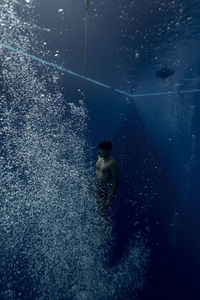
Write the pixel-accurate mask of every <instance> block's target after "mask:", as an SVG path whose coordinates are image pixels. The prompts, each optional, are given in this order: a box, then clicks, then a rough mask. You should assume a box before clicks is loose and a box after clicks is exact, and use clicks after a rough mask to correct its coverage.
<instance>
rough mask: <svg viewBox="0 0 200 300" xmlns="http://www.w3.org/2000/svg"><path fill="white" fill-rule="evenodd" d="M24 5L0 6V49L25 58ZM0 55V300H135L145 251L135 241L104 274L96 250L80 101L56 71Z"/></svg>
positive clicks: (29, 39) (28, 37)
mask: <svg viewBox="0 0 200 300" xmlns="http://www.w3.org/2000/svg"><path fill="white" fill-rule="evenodd" d="M25 5H26V6H24V1H22V0H21V1H12V3H11V1H9V0H3V1H2V2H1V4H0V12H1V16H0V18H1V20H3V19H4V20H3V22H4V26H1V27H0V32H1V39H2V42H4V43H6V44H12V46H14V47H16V48H17V49H21V50H26V51H27V52H28V51H29V50H30V48H31V47H32V46H33V45H32V44H31V43H33V38H34V37H35V36H37V35H35V36H34V30H32V28H35V27H34V26H32V25H31V23H30V21H26V26H24V23H25V21H23V17H24V15H26V16H28V17H27V18H30V19H31V16H30V14H31V13H32V11H33V3H32V2H30V3H29V1H26V4H25ZM31 5H32V6H31ZM22 12H23V13H22ZM20 13H21V14H22V15H20ZM35 45H38V42H37V43H35ZM32 49H33V47H32ZM0 53H1V57H2V61H1V64H2V73H1V86H2V93H1V107H0V110H1V124H2V125H1V130H0V139H1V148H2V149H1V154H0V160H1V164H0V169H1V178H0V186H1V195H0V197H1V204H0V223H1V224H0V228H1V229H0V230H1V232H0V234H1V254H0V256H1V259H0V298H1V299H2V300H4V299H5V300H6V299H11V300H14V299H57V300H59V299H87V300H90V299H108V298H111V299H115V298H116V299H119V297H120V296H121V297H123V295H124V293H125V292H126V291H128V292H129V293H132V295H134V294H135V293H136V291H137V289H141V288H142V287H143V284H144V277H145V270H146V262H147V261H148V251H147V250H146V249H145V247H144V244H143V243H142V239H141V240H138V241H137V243H135V244H133V245H130V246H129V249H128V252H127V253H128V254H127V255H126V257H122V258H121V261H120V262H119V263H118V264H117V265H115V266H113V267H112V268H108V267H107V266H106V264H105V261H104V257H105V256H104V255H105V252H104V250H103V248H101V249H99V248H98V246H97V237H98V221H97V215H96V204H95V201H94V197H93V193H92V190H91V185H92V180H93V178H92V174H91V172H90V170H89V169H88V170H86V169H85V167H84V164H83V160H84V153H83V149H84V148H85V146H86V141H85V139H84V134H83V128H84V124H85V114H84V112H85V110H84V105H83V101H82V100H80V101H79V103H78V104H77V105H75V104H73V103H71V102H70V100H69V99H66V98H65V97H64V96H63V95H62V93H61V92H60V90H59V87H58V84H57V82H58V80H59V73H57V72H56V71H55V72H54V71H53V70H52V69H51V68H50V67H47V66H45V67H44V68H43V69H41V67H43V66H40V65H39V64H38V63H35V62H33V61H31V59H29V58H26V57H23V56H22V55H19V54H16V53H12V52H10V51H9V50H7V49H0ZM44 69H45V70H44ZM50 86H51V87H52V86H53V87H54V88H53V89H52V88H51V92H50V88H49V87H50ZM87 143H88V142H87ZM87 147H88V144H87Z"/></svg>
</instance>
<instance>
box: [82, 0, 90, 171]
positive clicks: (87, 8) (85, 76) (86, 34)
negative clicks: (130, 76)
mask: <svg viewBox="0 0 200 300" xmlns="http://www.w3.org/2000/svg"><path fill="white" fill-rule="evenodd" d="M85 5H86V25H85V55H84V92H83V109H84V124H83V138H84V141H85V129H86V128H85V127H86V83H87V79H86V78H87V54H88V10H89V0H85ZM84 167H85V149H83V168H84Z"/></svg>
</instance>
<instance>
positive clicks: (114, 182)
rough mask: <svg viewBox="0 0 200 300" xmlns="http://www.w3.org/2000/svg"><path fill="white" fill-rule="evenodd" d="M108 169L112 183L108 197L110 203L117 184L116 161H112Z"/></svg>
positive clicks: (117, 169)
mask: <svg viewBox="0 0 200 300" xmlns="http://www.w3.org/2000/svg"><path fill="white" fill-rule="evenodd" d="M110 170H111V173H112V180H113V184H112V188H111V192H110V195H109V197H108V204H110V203H111V202H112V200H113V197H114V196H115V193H116V190H117V188H118V186H119V168H118V166H117V164H116V162H113V163H112V164H111V166H110Z"/></svg>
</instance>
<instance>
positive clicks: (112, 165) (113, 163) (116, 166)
mask: <svg viewBox="0 0 200 300" xmlns="http://www.w3.org/2000/svg"><path fill="white" fill-rule="evenodd" d="M109 165H110V167H111V168H115V169H118V165H117V162H116V160H115V159H114V158H113V157H112V156H111V158H110V161H109Z"/></svg>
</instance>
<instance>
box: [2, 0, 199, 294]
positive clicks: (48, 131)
mask: <svg viewBox="0 0 200 300" xmlns="http://www.w3.org/2000/svg"><path fill="white" fill-rule="evenodd" d="M157 2H159V1H157ZM157 2H155V3H154V5H155V7H157V5H158V3H157ZM172 2H173V3H171V5H172V8H173V9H174V11H175V12H177V11H176V9H177V7H179V6H180V11H179V10H178V11H179V13H180V16H179V17H178V16H176V18H175V20H176V22H177V21H178V20H179V18H180V22H182V19H183V20H185V19H186V17H184V15H183V12H181V9H182V6H184V1H182V2H181V1H178V2H177V3H176V5H177V6H175V4H174V1H172ZM102 3H103V4H106V5H107V6H108V2H107V1H103V2H102ZM131 3H132V4H131ZM131 3H129V4H130V5H133V2H131ZM160 3H163V2H162V1H160ZM61 4H63V5H64V3H63V2H62V1H61V2H60V3H59V5H61ZM100 4H101V3H100ZM100 4H99V5H100ZM193 4H194V6H191V9H192V7H194V8H196V7H197V3H196V2H195V1H194V3H193ZM56 5H58V4H56V3H55V2H53V1H50V2H49V7H50V8H49V14H48V15H47V14H44V11H42V9H44V4H42V3H40V2H39V1H28V0H26V1H23V0H20V1H12V2H11V1H9V0H2V1H1V4H0V19H1V27H0V33H1V41H0V61H1V73H0V88H1V97H0V98H1V101H0V121H1V127H0V146H1V152H0V170H1V176H0V187H1V190H0V193H1V194H0V246H1V251H0V300H1V299H2V300H23V299H29V300H30V299H38V300H39V299H41V300H42V299H51V300H54V299H55V300H68V299H70V300H71V299H72V300H73V299H74V300H76V299H86V300H90V299H91V300H94V299H99V300H109V299H112V300H115V299H116V300H120V299H135V300H137V299H138V300H147V299H148V300H151V299H153V300H156V299H159V300H160V299H162V300H165V299H166V300H168V299H174V300H175V299H176V300H188V299H198V294H199V292H200V291H199V287H198V278H199V270H200V268H199V264H200V260H199V250H200V243H199V238H198V236H199V228H200V226H199V225H200V224H199V220H200V218H199V206H200V205H199V192H200V188H199V175H200V174H199V172H200V171H199V166H200V162H199V159H200V123H199V111H200V105H199V99H198V98H199V94H198V92H196V93H191V92H190V93H188V92H187V93H184V94H183V93H181V92H180V89H182V90H183V89H185V90H186V89H188V90H191V89H192V88H197V87H198V86H195V84H194V85H193V86H192V87H189V86H183V85H182V86H181V85H180V83H177V85H176V86H175V84H174V82H173V80H171V79H169V80H166V81H162V82H158V81H156V82H154V81H153V79H152V78H153V77H152V73H151V74H150V72H153V71H152V64H151V63H150V66H149V69H148V70H146V71H145V66H144V72H143V73H137V76H136V77H137V78H135V79H134V80H133V81H132V84H133V86H134V88H133V89H132V87H131V80H128V79H126V76H129V75H130V73H129V71H130V69H129V68H127V72H124V71H122V70H120V69H119V72H116V79H115V77H114V75H113V77H112V78H111V75H110V73H109V72H110V71H109V70H111V69H112V67H111V66H112V64H113V63H114V61H115V60H113V61H110V64H109V61H108V59H107V62H108V64H106V62H104V65H101V66H100V65H98V64H97V65H95V63H92V62H93V60H94V56H91V63H90V66H91V69H89V71H90V72H91V73H90V74H91V76H92V75H95V76H94V78H97V79H98V78H99V80H100V81H103V82H105V83H106V82H108V84H109V85H110V86H111V88H110V89H103V88H102V87H101V86H97V85H95V84H94V83H91V82H87V99H86V100H87V102H86V106H85V105H84V101H83V92H82V90H83V88H82V87H83V80H82V79H81V78H80V77H77V76H76V78H74V77H73V76H71V75H70V74H69V73H68V74H67V73H66V72H65V71H63V70H60V69H59V68H58V65H59V66H62V67H63V68H64V67H65V68H67V67H68V66H69V69H71V68H72V67H74V70H75V71H76V72H79V71H80V69H79V68H80V61H81V59H82V58H81V57H80V56H78V55H77V57H78V58H77V59H76V54H77V53H76V52H75V51H71V52H70V54H69V55H70V56H69V57H72V56H73V57H74V59H71V60H70V61H67V57H68V56H67V54H66V53H60V52H61V51H60V52H59V50H57V48H59V46H60V44H62V43H61V42H60V44H59V43H58V44H57V43H56V42H55V41H58V28H59V34H60V35H62V34H63V33H62V28H61V27H62V20H63V18H64V17H63V14H64V13H63V11H62V10H60V11H59V15H58V16H57V18H58V19H59V17H60V16H61V19H59V21H58V20H57V21H56V20H53V19H52V21H51V22H52V23H51V25H52V28H53V29H52V28H51V29H48V28H46V27H45V22H47V23H48V22H49V21H48V20H49V19H50V15H51V10H50V9H54V8H55V9H58V7H57V6H56ZM66 5H69V6H70V5H71V2H69V3H67V4H66ZM93 5H94V3H93ZM121 5H122V4H121V3H120V4H119V7H118V8H120V9H121ZM148 5H149V3H148ZM162 6H164V5H162ZM39 7H41V11H40V10H39ZM138 7H140V5H139V4H138ZM172 8H169V9H172ZM59 9H61V7H59ZM173 9H172V10H173ZM80 11H81V8H80V7H79V10H78V12H79V13H80ZM109 11H110V10H109V9H108V10H107V12H106V13H108V12H109ZM124 11H126V7H124ZM188 11H189V12H190V10H189V8H188ZM72 12H73V13H74V14H75V15H76V18H74V19H77V20H78V17H77V16H78V15H77V11H76V12H75V11H74V6H73V9H72V11H71V13H72ZM40 14H41V16H42V14H43V18H44V19H42V20H40ZM116 14H117V13H116V6H115V10H113V18H114V17H115V15H116ZM123 14H124V13H122V15H123ZM127 14H128V13H127ZM72 15H73V14H71V15H70V13H69V18H68V19H67V22H69V21H70V20H71V19H73V18H72ZM125 15H126V14H125ZM174 15H175V13H174ZM197 15H198V10H196V14H194V16H193V17H194V18H193V19H194V20H195V18H196V17H197ZM95 16H96V12H95V14H93V15H92V16H91V19H90V21H94V20H95V18H97V17H95ZM169 16H170V14H169ZM186 16H187V18H189V16H188V15H187V14H186ZM74 19H73V20H74ZM139 19H140V18H139V17H138V20H139ZM99 20H101V18H100V19H99ZM120 20H122V22H124V20H125V16H124V15H123V16H121V17H120ZM156 20H157V19H156ZM187 20H188V19H187ZM71 21H72V20H71ZM82 21H84V19H83V20H82ZM188 21H190V19H189V20H188ZM40 22H41V23H42V22H44V24H40ZM56 22H57V23H56ZM69 23H70V22H69ZM83 23H84V22H83ZM98 24H99V23H97V24H96V26H97V27H93V29H95V30H97V29H98V26H99V25H98ZM139 24H140V22H139ZM176 24H178V23H176ZM183 24H185V23H184V21H183ZM68 25H69V24H68ZM116 25H117V24H116ZM70 26H71V25H70ZM77 26H78V25H77ZM177 26H178V25H176V27H177ZM184 26H185V25H184ZM78 28H79V27H78ZM184 28H185V27H184ZM195 28H196V27H195ZM70 30H71V32H72V34H71V36H70V33H69V32H67V33H66V36H68V37H69V41H71V43H72V48H73V47H74V48H73V49H79V46H78V45H79V43H81V42H83V38H82V40H81V38H80V39H79V38H77V39H75V35H74V34H73V30H76V27H75V26H74V27H73V28H72V27H70ZM70 30H69V31H70ZM95 30H94V31H93V30H92V29H91V36H92V35H93V37H94V32H95ZM112 30H114V27H113V28H112ZM190 30H191V31H192V30H193V27H192V25H191V27H189V29H188V31H186V33H187V34H189V33H190ZM166 32H167V31H166ZM177 32H178V33H177V34H180V37H182V35H181V32H179V30H178V29H177ZM192 32H193V31H192ZM81 33H83V32H82V31H81ZM150 34H152V32H150V33H149V35H150ZM159 34H161V33H160V32H159ZM171 34H172V37H174V31H172V33H171ZM191 34H192V33H191ZM196 34H197V33H196V31H195V30H194V32H193V36H194V39H193V40H192V42H193V44H192V46H191V47H193V49H197V47H196V46H195V45H196V44H198V39H197V38H196ZM54 35H55V36H56V38H55V40H54V42H55V43H53V40H51V38H52V36H54ZM159 36H160V35H159ZM165 37H166V39H165V41H168V36H165ZM59 38H60V36H59ZM115 38H116V37H115ZM115 38H114V41H115ZM70 39H71V40H70ZM59 40H60V41H62V40H61V39H59ZM171 40H172V39H169V43H171V42H170V41H171ZM106 41H107V43H106V45H107V47H108V48H109V47H110V45H111V44H112V42H111V41H110V40H109V38H108V37H107V38H106ZM120 41H121V40H120ZM65 42H66V41H65ZM98 42H99V41H98ZM115 42H116V41H115ZM178 42H179V41H178ZM178 42H177V43H178ZM63 43H64V41H63ZM145 43H146V42H145ZM156 43H157V44H158V43H159V40H156V42H155V44H156ZM52 44H53V45H52ZM94 44H95V42H94ZM3 45H4V46H3ZM5 45H8V46H10V47H12V48H9V47H5ZM114 45H115V44H114ZM178 45H179V46H180V48H181V47H182V40H180V44H178ZM90 46H91V44H90ZM98 46H99V47H100V46H102V44H101V43H100V42H99V44H98ZM169 46H170V44H169ZM51 47H52V49H51V50H52V52H51V51H50V50H49V49H50V48H51ZM149 47H150V46H149ZM151 47H152V46H151ZM54 48H55V49H54ZM104 48H105V49H106V47H104ZM114 48H116V49H118V47H115V46H114ZM122 48H123V49H124V46H123V47H122ZM17 49H18V50H20V51H21V52H19V51H16V50H17ZM167 49H170V51H171V52H170V55H171V56H170V59H169V61H170V62H171V63H172V62H173V61H174V62H175V61H176V62H177V59H178V58H180V57H179V56H180V54H177V52H176V51H177V50H176V49H177V48H173V49H172V47H171V48H170V47H168V48H167ZM182 49H183V52H182V54H181V55H182V58H180V59H184V58H185V57H186V56H185V55H186V52H187V49H186V48H182ZM54 50H55V51H54ZM100 50H101V48H99V49H98V51H100ZM77 51H78V50H77ZM98 51H97V52H95V55H97V54H98V53H99V52H98ZM117 51H118V54H119V56H120V55H122V54H121V51H122V49H121V48H120V49H118V50H117ZM141 51H143V50H141ZM159 51H160V52H161V53H162V55H161V56H160V60H161V59H163V60H164V58H165V55H166V45H163V44H162V45H161V46H160V48H159ZM52 53H54V56H52ZM55 53H56V54H55ZM141 53H142V52H141ZM64 54H65V55H64ZM136 54H137V55H136V58H137V59H138V56H139V52H137V53H136ZM30 55H34V57H33V56H30ZM62 55H63V56H62ZM71 55H72V56H71ZM131 55H132V54H131ZM151 55H152V53H151V54H150V56H151ZM156 55H158V54H156ZM167 55H169V53H167ZM177 55H178V56H177ZM119 56H118V55H117V56H116V57H115V59H116V61H117V60H118V59H119ZM35 57H38V58H40V60H38V59H35ZM53 57H54V58H53ZM62 57H64V58H63V59H64V62H63V61H62V59H61V58H62ZM97 57H98V55H97ZM122 57H124V56H123V55H122V56H121V57H120V59H121V58H122ZM177 57H178V58H177ZM128 58H129V56H128V55H127V59H128ZM65 59H66V61H65ZM149 59H150V58H149ZM79 60H80V61H79ZM97 61H98V60H97ZM120 61H121V60H120ZM191 61H192V58H191V57H190V58H188V63H187V64H189V63H191V64H192V63H193V65H194V68H195V66H196V65H198V57H196V61H192V62H191ZM48 62H51V63H48ZM146 62H147V60H146V57H144V63H146ZM67 63H68V66H67V65H66V64H67ZM140 63H141V62H138V65H137V67H138V66H139V65H140ZM52 64H57V66H53V65H52ZM119 64H120V63H119ZM121 64H122V65H123V67H124V66H126V65H128V62H126V60H125V61H124V63H122V62H121ZM156 64H157V62H156V60H155V61H154V65H156ZM102 66H103V67H102ZM156 66H157V65H156ZM174 67H177V64H176V63H174ZM95 68H96V69H95ZM98 68H99V69H98ZM136 69H137V68H135V69H134V70H135V72H136ZM98 70H99V71H98ZM106 70H107V71H106ZM190 71H191V70H190ZM178 72H181V71H180V69H178V67H177V69H176V72H175V74H177V73H178ZM184 72H185V71H184V70H182V73H178V74H177V76H180V78H182V77H181V76H182V75H184V76H186V74H185V73H184ZM195 72H196V71H195V70H193V73H194V74H196V73H195ZM79 73H80V74H82V73H81V71H80V72H79ZM113 73H115V72H113ZM191 74H192V71H191V73H190V75H188V76H192V75H191ZM104 75H105V76H104ZM125 75H126V76H125ZM131 76H132V75H131ZM194 77H195V76H194ZM119 78H120V80H121V81H120V82H122V83H121V85H120V84H119V82H118V81H119ZM176 78H178V79H177V80H179V77H176ZM129 79H130V78H129ZM136 79H137V80H138V82H141V84H140V85H138V86H137V84H138V83H137V80H136ZM106 80H107V81H106ZM195 80H196V79H195ZM177 82H178V81H177ZM185 83H186V85H187V84H188V82H185ZM180 86H181V87H180ZM114 88H120V89H122V90H125V91H126V92H127V93H134V91H135V89H137V93H147V92H148V91H150V92H156V91H159V92H164V91H165V92H166V91H167V90H173V89H174V88H175V89H176V93H174V94H170V95H166V94H165V95H162V96H161V95H160V96H151V97H149V96H148V97H145V96H143V97H138V98H137V99H134V98H131V97H125V96H124V95H122V94H121V95H120V94H119V93H118V94H117V93H116V91H115V90H114ZM130 88H131V89H132V90H131V91H130ZM150 89H151V90H150ZM103 139H108V140H111V141H112V144H113V150H112V155H113V157H114V158H115V159H116V161H117V163H118V165H119V170H120V185H119V188H118V190H117V195H116V197H115V199H114V201H113V203H112V213H111V222H110V226H109V230H110V231H109V238H108V240H107V242H106V243H105V244H104V245H101V246H100V245H99V243H98V230H99V223H98V222H99V221H98V216H97V211H96V202H95V199H94V195H93V189H92V184H93V179H94V176H95V163H96V160H97V155H98V152H97V150H98V149H97V146H98V143H99V142H100V141H101V140H103Z"/></svg>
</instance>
